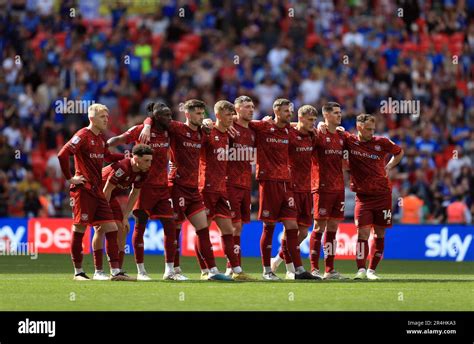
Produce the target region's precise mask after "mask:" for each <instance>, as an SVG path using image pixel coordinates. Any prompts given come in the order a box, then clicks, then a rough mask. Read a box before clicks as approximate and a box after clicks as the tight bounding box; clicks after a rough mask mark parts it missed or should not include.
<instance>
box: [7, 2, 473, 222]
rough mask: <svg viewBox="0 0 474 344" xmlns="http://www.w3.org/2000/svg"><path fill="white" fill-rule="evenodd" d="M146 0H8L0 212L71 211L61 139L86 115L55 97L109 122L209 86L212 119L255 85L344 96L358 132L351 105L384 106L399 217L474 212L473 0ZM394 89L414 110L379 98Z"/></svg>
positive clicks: (255, 90)
mask: <svg viewBox="0 0 474 344" xmlns="http://www.w3.org/2000/svg"><path fill="white" fill-rule="evenodd" d="M143 3H146V6H145V7H146V9H147V11H146V12H147V13H141V12H143V10H142V11H140V9H139V6H137V5H134V6H132V5H130V2H129V1H122V2H120V1H110V2H109V1H99V0H96V1H71V0H66V1H53V0H41V1H40V0H14V1H5V0H0V56H1V61H2V65H1V67H0V68H1V70H2V71H1V72H0V217H12V216H27V217H31V216H50V217H65V216H67V217H69V216H70V214H71V208H70V206H69V196H68V193H67V187H68V186H67V185H66V182H65V180H64V178H63V177H62V174H61V169H60V166H59V162H58V160H57V151H58V147H61V146H62V145H63V144H64V143H65V142H66V141H67V140H68V139H69V138H70V137H71V135H72V133H74V132H75V131H77V130H78V129H79V128H81V127H83V126H85V125H86V123H87V114H86V112H83V113H77V111H75V110H74V109H73V111H72V112H68V111H65V109H64V108H61V109H60V108H58V106H57V104H58V101H59V102H61V101H63V100H65V99H66V100H82V101H95V102H98V103H102V104H106V105H107V106H108V107H109V109H110V113H111V121H110V123H111V126H110V128H109V130H110V132H109V136H112V134H113V133H115V134H118V133H121V132H123V131H125V130H126V129H127V128H129V127H130V126H132V125H134V124H136V123H139V122H141V121H142V120H143V119H144V117H145V116H146V110H145V108H146V104H148V102H150V101H164V102H166V103H167V104H169V105H170V107H172V109H173V112H174V114H175V118H176V119H178V120H183V119H184V118H183V114H182V112H180V104H182V103H183V102H184V101H185V100H186V99H190V98H197V99H202V100H204V101H205V102H206V103H207V105H208V111H209V112H208V115H209V117H211V118H213V116H214V114H213V113H212V107H213V105H214V103H215V102H216V101H217V100H219V99H228V100H230V101H233V100H234V99H235V98H236V97H237V96H239V95H242V94H245V95H249V96H251V97H252V98H253V99H254V102H255V104H256V106H257V108H256V113H255V118H256V119H260V118H262V117H263V116H264V115H266V114H271V112H272V103H273V101H274V100H275V99H276V98H278V97H285V98H289V99H291V101H292V102H293V103H294V105H295V108H298V107H300V106H301V105H303V104H311V105H313V106H315V107H316V108H318V110H320V109H321V106H322V104H324V103H325V102H327V101H337V102H339V103H340V104H342V105H343V116H344V118H343V126H344V127H345V128H346V130H349V131H351V132H353V131H354V129H355V116H356V115H358V114H360V113H372V114H375V115H376V116H377V130H376V133H377V134H378V135H387V136H388V137H390V138H391V139H392V140H393V141H395V142H396V143H397V144H400V145H401V146H402V147H403V149H404V151H405V157H404V158H403V160H402V162H401V163H400V165H399V166H398V168H396V169H395V170H394V171H392V175H391V178H392V182H393V188H394V193H393V194H394V204H396V209H398V210H397V216H396V218H395V219H396V220H397V221H398V222H405V223H421V222H424V223H444V222H461V223H469V222H471V221H472V213H474V169H473V161H474V130H472V128H474V82H473V81H472V80H473V79H474V78H473V77H474V63H473V61H474V2H473V1H454V0H432V1H421V0H420V1H396V2H395V1H384V0H373V1H362V0H360V1H357V0H352V1H330V0H318V1H316V0H313V1H289V0H273V1H271V0H255V1H218V0H214V1H213V0H210V1H198V0H196V1H172V0H171V1H164V2H160V3H161V5H155V4H154V2H150V1H143ZM94 5H95V6H94ZM388 99H392V100H396V101H404V100H407V101H412V100H416V101H417V102H418V104H419V112H418V113H413V112H411V113H408V112H403V111H398V112H394V111H391V110H390V109H389V110H388V111H384V110H382V107H381V102H382V101H387V100H388ZM319 115H321V114H319ZM295 120H296V117H295ZM254 190H255V193H256V192H257V188H256V186H255V188H254ZM346 197H347V199H346V202H347V203H346V216H347V219H349V218H350V216H352V215H353V206H352V207H351V206H350V204H351V197H352V204H353V194H352V193H351V192H350V191H349V189H348V188H347V190H346ZM254 198H255V199H254V203H255V207H254V208H253V210H254V211H256V210H257V209H258V207H257V204H256V202H257V195H256V194H255V195H254Z"/></svg>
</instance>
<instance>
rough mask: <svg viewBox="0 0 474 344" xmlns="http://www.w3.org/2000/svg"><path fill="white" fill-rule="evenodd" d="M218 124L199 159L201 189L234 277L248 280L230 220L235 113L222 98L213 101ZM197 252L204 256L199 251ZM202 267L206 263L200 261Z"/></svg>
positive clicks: (205, 142) (205, 137)
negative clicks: (229, 166)
mask: <svg viewBox="0 0 474 344" xmlns="http://www.w3.org/2000/svg"><path fill="white" fill-rule="evenodd" d="M214 113H215V114H216V124H215V126H214V127H213V128H212V130H211V131H210V133H209V134H204V137H203V141H202V142H203V143H202V144H203V146H202V148H201V156H200V163H199V190H200V191H201V193H202V196H203V199H204V205H205V206H206V214H207V221H208V226H210V225H211V222H212V221H213V220H214V221H215V222H216V224H217V226H218V227H219V230H220V232H221V240H222V246H223V249H224V253H225V255H226V257H227V260H228V262H229V264H230V266H231V269H232V272H233V273H232V279H234V280H241V281H248V280H252V278H251V277H250V276H248V275H247V274H246V273H244V272H243V271H242V268H241V266H240V263H239V256H238V252H237V251H236V250H235V246H234V238H233V236H234V228H233V226H232V221H231V217H232V216H231V204H230V202H229V199H228V197H227V187H226V180H227V160H228V159H229V154H228V153H229V151H228V148H229V135H228V133H227V131H228V129H229V127H230V126H231V125H232V118H233V116H234V114H235V108H234V105H233V104H232V103H230V102H228V101H227V100H220V101H218V102H217V103H216V104H215V105H214ZM198 256H202V254H201V253H200V252H198ZM201 264H202V265H201V269H202V268H204V267H205V266H204V265H203V261H201Z"/></svg>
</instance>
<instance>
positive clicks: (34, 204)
mask: <svg viewBox="0 0 474 344" xmlns="http://www.w3.org/2000/svg"><path fill="white" fill-rule="evenodd" d="M41 208H42V205H41V202H40V200H39V198H38V194H37V192H36V191H35V190H28V191H27V192H26V193H25V199H24V201H23V211H24V213H25V217H28V218H30V217H38V214H39V212H40V210H41Z"/></svg>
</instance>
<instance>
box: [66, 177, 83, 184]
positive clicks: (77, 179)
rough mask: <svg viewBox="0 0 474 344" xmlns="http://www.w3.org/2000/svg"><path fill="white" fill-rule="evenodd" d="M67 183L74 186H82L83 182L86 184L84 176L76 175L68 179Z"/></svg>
mask: <svg viewBox="0 0 474 344" xmlns="http://www.w3.org/2000/svg"><path fill="white" fill-rule="evenodd" d="M68 182H69V183H71V184H74V185H79V184H84V183H85V182H87V179H86V178H84V176H80V175H78V176H74V177H72V178H71V179H69V180H68Z"/></svg>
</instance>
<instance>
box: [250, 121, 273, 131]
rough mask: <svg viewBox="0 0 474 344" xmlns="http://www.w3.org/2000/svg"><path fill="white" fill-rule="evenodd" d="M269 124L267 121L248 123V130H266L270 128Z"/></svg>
mask: <svg viewBox="0 0 474 344" xmlns="http://www.w3.org/2000/svg"><path fill="white" fill-rule="evenodd" d="M270 125H271V124H270V123H269V122H267V121H250V122H249V128H250V129H253V130H255V131H256V132H259V131H262V130H265V129H268V128H269V127H270Z"/></svg>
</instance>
